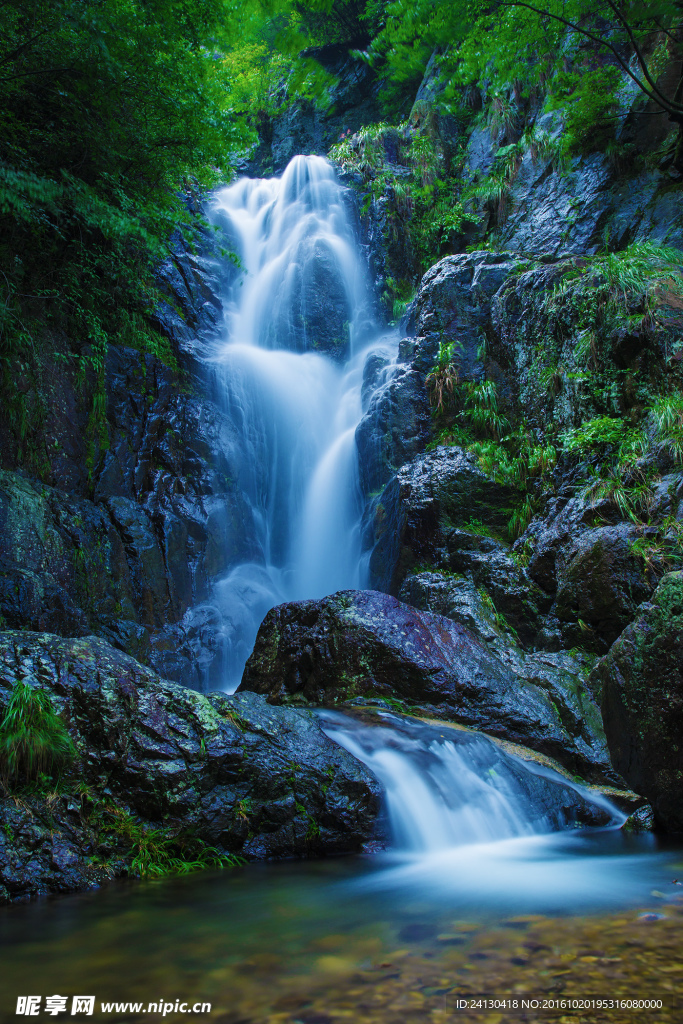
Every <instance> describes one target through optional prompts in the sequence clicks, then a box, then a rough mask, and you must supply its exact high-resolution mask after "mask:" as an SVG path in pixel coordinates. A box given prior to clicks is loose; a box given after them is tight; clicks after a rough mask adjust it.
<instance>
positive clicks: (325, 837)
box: [0, 632, 380, 897]
mask: <svg viewBox="0 0 683 1024" xmlns="http://www.w3.org/2000/svg"><path fill="white" fill-rule="evenodd" d="M17 679H26V680H28V681H30V682H31V683H32V685H34V686H36V687H39V688H41V689H45V690H47V691H48V693H49V694H50V696H51V697H52V699H53V703H54V705H55V707H56V709H57V710H58V712H59V714H60V716H61V717H62V718H63V720H64V721H65V723H66V725H67V728H68V730H69V733H70V734H71V736H72V738H73V740H74V742H75V744H76V749H77V758H76V760H75V762H74V764H73V766H72V767H71V768H70V769H69V771H68V772H67V773H66V774H65V776H64V778H63V779H62V780H61V782H60V784H59V785H58V786H57V787H56V791H55V792H54V793H53V794H52V796H51V797H50V799H49V804H47V805H46V804H45V801H44V800H41V799H39V798H36V796H35V794H34V795H33V796H31V794H30V793H29V794H28V796H27V799H26V800H20V801H17V802H15V801H14V800H12V799H9V798H8V799H5V800H3V801H2V803H1V804H0V807H1V811H0V817H1V819H2V823H3V825H4V826H5V827H4V828H1V829H0V885H4V886H5V888H6V889H7V891H8V893H9V894H10V896H11V897H20V896H27V895H35V894H37V893H41V892H54V891H73V890H75V889H82V888H87V887H89V886H90V885H93V884H97V882H98V881H101V880H102V879H103V878H104V877H106V876H107V875H112V874H121V873H128V872H129V871H130V870H131V860H132V856H133V853H134V850H133V849H132V844H131V843H128V844H127V843H126V842H125V838H122V834H121V833H120V831H119V833H118V834H119V841H116V836H115V834H114V833H111V834H110V833H109V832H107V828H106V827H104V826H106V823H107V822H108V821H110V820H114V821H118V822H119V823H120V822H121V821H123V820H124V819H125V820H129V818H128V817H127V816H132V819H133V821H134V823H135V824H136V825H139V826H141V827H142V828H143V829H148V828H153V829H161V830H162V831H163V832H164V834H165V835H167V836H177V837H178V838H179V839H180V841H181V842H182V841H184V840H186V839H191V840H193V841H194V840H198V841H200V842H201V843H204V844H208V845H209V846H212V847H216V848H217V849H218V850H219V851H220V852H222V853H226V854H239V855H240V856H243V857H246V858H248V859H257V860H261V859H272V858H282V857H294V856H300V857H301V856H310V855H321V854H331V853H334V854H337V853H347V852H352V851H357V850H359V849H360V848H361V847H362V845H363V843H364V842H365V841H366V840H368V839H370V838H371V836H372V834H373V829H374V825H375V819H376V816H377V813H378V809H379V795H380V789H379V785H378V783H377V782H376V780H375V779H374V778H373V776H372V775H371V774H370V772H369V771H368V770H367V769H366V768H365V767H364V766H363V765H362V764H360V762H358V761H356V759H355V758H353V757H352V756H351V755H350V754H348V753H347V752H346V751H345V750H343V749H341V748H340V747H338V746H337V744H335V743H333V742H332V740H330V739H328V738H327V736H325V734H324V733H323V731H322V730H321V728H320V726H319V724H318V720H317V718H316V716H315V714H314V713H313V712H312V711H308V710H302V709H295V708H284V707H279V708H278V707H272V706H270V705H269V704H267V703H266V702H265V701H264V700H263V699H262V698H260V697H258V696H257V695H256V694H253V693H244V694H240V695H238V696H234V697H229V696H227V695H226V694H223V693H214V694H211V695H210V696H208V697H206V696H202V695H200V694H198V693H196V692H194V691H192V690H188V689H184V688H183V687H180V686H177V685H176V684H174V683H170V682H168V681H166V680H163V679H160V678H159V676H157V675H156V673H154V672H153V671H151V670H150V669H148V668H145V667H144V666H142V665H140V664H139V663H138V662H136V661H135V660H134V659H133V658H131V657H129V656H128V655H126V654H123V653H121V652H120V651H117V650H115V649H114V648H113V647H111V646H109V645H108V644H107V643H105V642H104V641H103V640H100V639H97V638H95V637H86V638H82V639H73V640H67V639H62V638H60V637H56V636H52V635H50V634H45V633H19V632H7V633H1V634H0V716H1V715H2V714H3V709H4V707H5V706H6V704H7V701H8V698H9V695H10V692H11V690H12V687H13V686H14V683H15V681H16V680H17ZM114 832H115V830H114Z"/></svg>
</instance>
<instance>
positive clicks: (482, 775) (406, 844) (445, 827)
mask: <svg viewBox="0 0 683 1024" xmlns="http://www.w3.org/2000/svg"><path fill="white" fill-rule="evenodd" d="M322 718H323V722H324V728H325V731H326V733H327V735H328V736H330V738H332V739H334V740H335V741H336V742H337V743H339V744H340V745H341V746H343V747H345V748H346V749H347V750H348V751H349V752H350V753H352V754H353V755H354V756H355V757H357V758H358V759H359V760H360V761H363V762H364V763H365V764H367V765H368V767H369V768H370V769H371V770H372V772H373V774H374V775H376V776H377V778H378V779H379V780H380V781H381V783H382V785H383V788H384V791H385V801H386V809H387V814H388V818H389V824H390V827H391V833H392V839H393V844H394V847H395V848H396V849H398V850H402V851H407V852H411V853H417V854H419V853H429V854H434V853H438V852H441V851H447V850H451V849H454V848H457V847H462V846H468V845H472V844H482V843H492V842H499V841H501V840H508V839H515V838H519V837H522V836H531V835H545V834H548V833H550V832H553V831H557V830H561V829H564V828H566V827H568V826H571V825H572V824H574V822H575V820H576V817H577V814H579V815H580V813H581V811H580V810H579V808H580V806H581V805H583V807H584V808H585V806H586V802H587V803H588V805H589V806H590V807H592V808H594V810H593V811H592V812H591V816H594V819H595V820H596V821H599V822H600V823H601V824H603V825H615V824H621V822H622V821H623V820H624V816H623V815H621V814H620V812H619V811H617V810H616V809H615V808H614V807H612V805H611V804H609V802H608V801H607V800H605V799H604V798H603V797H601V796H599V795H596V794H594V793H592V792H590V791H588V790H586V789H585V788H584V787H581V786H577V785H575V784H574V783H571V782H569V781H568V780H566V779H564V778H563V777H562V776H560V775H558V774H557V773H556V772H553V771H551V770H550V769H546V768H544V767H542V766H540V765H535V764H534V765H532V764H530V763H528V762H526V761H522V760H521V759H520V758H518V757H514V756H513V755H510V754H507V753H505V752H504V751H503V750H502V749H501V748H500V747H499V746H498V745H497V744H495V743H494V742H493V741H492V740H490V739H488V737H486V736H484V735H482V734H478V733H471V732H469V731H460V730H456V729H452V728H449V727H448V726H445V727H443V728H440V727H439V726H436V725H427V724H423V723H422V722H420V721H419V720H416V719H409V718H404V717H397V716H395V715H390V714H383V715H382V719H383V724H382V725H375V724H370V725H368V724H364V723H362V722H359V721H357V720H355V719H351V718H348V717H347V716H345V715H340V714H338V713H336V712H323V713H322ZM584 816H585V814H584Z"/></svg>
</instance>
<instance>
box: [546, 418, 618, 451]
mask: <svg viewBox="0 0 683 1024" xmlns="http://www.w3.org/2000/svg"><path fill="white" fill-rule="evenodd" d="M627 433H628V426H627V424H626V423H625V422H624V421H623V420H621V419H616V418H615V417H613V416H598V417H597V418H596V419H594V420H588V422H586V423H583V424H582V425H581V426H580V427H576V429H574V430H568V431H567V432H566V433H564V434H561V435H560V442H561V444H562V447H563V449H564V450H565V451H566V452H576V453H578V454H579V455H588V454H591V453H594V452H598V453H602V454H604V453H605V452H606V450H607V449H613V450H615V451H616V450H618V449H619V447H620V446H621V445H622V444H623V442H624V441H625V439H626V435H627Z"/></svg>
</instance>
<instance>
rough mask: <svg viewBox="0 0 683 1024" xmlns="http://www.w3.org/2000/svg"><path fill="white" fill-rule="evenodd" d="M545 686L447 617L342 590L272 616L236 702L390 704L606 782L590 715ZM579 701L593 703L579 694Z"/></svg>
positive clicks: (607, 772)
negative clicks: (381, 700) (367, 700)
mask: <svg viewBox="0 0 683 1024" xmlns="http://www.w3.org/2000/svg"><path fill="white" fill-rule="evenodd" d="M547 686H548V687H549V682H548V679H547V678H545V679H544V678H542V673H537V674H536V678H534V679H533V680H527V679H524V678H523V677H520V676H519V675H518V674H517V673H516V672H515V671H514V670H513V669H512V668H511V667H509V666H508V665H506V664H504V663H503V662H502V661H501V660H500V659H499V658H498V657H497V656H496V655H495V654H494V653H493V652H492V651H491V650H489V649H488V648H487V647H486V646H485V645H484V644H483V643H482V642H481V641H480V640H478V639H477V638H476V637H475V636H474V635H473V634H472V633H471V632H470V631H469V630H467V629H465V628H464V627H463V626H461V625H459V624H457V623H455V622H453V621H451V620H450V619H448V618H443V617H442V616H440V615H433V614H431V613H429V612H419V611H417V610H416V609H414V608H411V607H410V606H409V605H405V604H402V603H401V602H399V601H397V600H396V599H395V598H393V597H390V596H388V595H386V594H380V593H376V592H373V591H351V590H350V591H341V592H340V593H338V594H335V595H333V596H332V597H328V598H325V599H323V600H322V601H300V602H293V603H290V604H284V605H280V606H278V607H277V608H274V609H272V610H271V611H270V612H269V613H268V615H267V616H266V618H265V619H264V622H263V624H262V625H261V628H260V630H259V633H258V637H257V639H256V644H255V647H254V651H253V653H252V655H251V657H250V658H249V661H248V662H247V666H246V668H245V672H244V677H243V679H242V683H241V685H240V687H239V690H238V693H244V692H245V691H255V692H256V693H260V694H266V695H267V696H268V700H269V701H270V702H271V703H273V704H280V703H285V704H299V705H301V704H324V705H335V704H339V703H341V702H344V701H348V700H351V699H353V698H357V697H389V698H394V699H398V700H400V701H403V702H407V703H408V704H409V705H412V706H418V707H420V708H421V709H423V710H427V711H428V712H429V713H430V714H433V715H435V716H437V717H443V718H446V719H452V720H453V721H457V722H460V723H462V724H464V725H469V726H473V727H474V728H477V729H481V730H482V731H484V732H488V733H490V734H491V735H494V736H502V737H505V738H506V739H509V740H512V741H513V742H517V743H521V744H524V745H525V746H527V747H531V748H532V749H534V750H538V751H541V752H542V753H546V754H548V755H549V756H551V757H555V758H556V759H557V760H558V761H560V762H561V763H562V764H565V765H567V766H568V767H569V768H570V769H571V770H572V771H575V772H577V773H579V774H580V775H582V776H584V777H586V778H589V779H596V780H601V781H604V780H605V779H610V778H614V777H615V776H614V773H613V772H612V770H611V766H610V764H609V756H608V754H607V750H606V747H605V744H604V738H603V737H602V736H601V735H600V733H599V725H598V727H597V729H596V728H595V720H596V718H597V717H598V716H597V715H590V714H585V715H581V714H577V704H576V701H574V702H571V701H568V700H567V699H566V697H565V695H564V694H563V693H562V691H561V690H559V689H552V688H550V687H549V689H546V688H545V687H547ZM581 700H582V701H583V702H584V703H585V704H586V707H587V708H589V707H590V706H591V704H592V702H591V700H590V696H589V695H588V694H587V693H584V694H582V695H581ZM593 710H595V709H594V708H593ZM591 719H593V720H592V721H591ZM587 723H590V724H587Z"/></svg>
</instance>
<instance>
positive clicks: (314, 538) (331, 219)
mask: <svg viewBox="0 0 683 1024" xmlns="http://www.w3.org/2000/svg"><path fill="white" fill-rule="evenodd" d="M211 218H212V219H213V221H214V223H216V224H218V225H220V226H221V228H222V229H223V231H224V232H225V234H226V235H227V237H228V238H229V240H230V244H231V245H232V246H233V247H234V250H235V252H236V254H237V256H238V258H239V261H240V271H241V272H240V274H239V276H238V278H237V280H236V281H235V282H234V283H233V284H232V286H231V289H230V292H229V294H228V295H226V296H225V297H224V307H225V310H226V315H225V331H224V334H223V336H222V337H221V338H220V339H219V342H218V343H217V345H216V349H215V352H214V355H213V362H214V366H215V368H216V372H217V376H218V379H219V382H220V390H221V391H222V394H223V397H224V402H225V407H226V411H227V413H228V416H229V419H230V421H231V422H232V423H233V424H234V426H235V428H236V430H237V431H238V433H239V435H240V438H241V456H240V458H239V469H238V474H239V479H238V481H237V482H238V484H239V487H240V489H241V491H242V493H243V494H244V496H245V499H246V506H247V507H248V509H249V515H250V516H251V521H250V522H249V523H248V524H246V525H245V532H246V534H248V536H249V538H250V551H249V555H248V558H247V559H245V560H243V561H241V562H240V563H239V564H236V565H234V566H233V568H232V569H231V571H230V572H229V574H228V575H227V576H226V577H225V578H224V579H222V580H221V581H220V582H219V583H218V584H217V586H216V587H215V593H214V596H213V601H214V605H213V610H215V611H217V613H218V617H219V619H220V621H221V624H222V625H221V633H222V637H223V644H224V657H223V660H224V666H223V673H224V686H225V688H226V689H228V690H233V689H234V688H235V687H236V686H237V685H238V683H239V681H240V678H241V674H242V670H243V667H244V663H245V661H246V659H247V657H248V655H249V654H250V652H251V649H252V646H253V642H254V639H255V636H256V632H257V630H258V627H259V624H260V623H261V621H262V619H263V616H264V615H265V613H266V612H267V611H268V609H269V608H271V607H273V606H274V605H275V604H279V603H281V602H283V601H290V600H299V599H303V598H318V597H323V596H325V595H326V594H329V593H333V592H334V591H336V590H340V589H343V588H358V587H362V586H363V585H364V582H365V580H364V574H363V571H362V569H361V561H360V547H361V543H360V517H361V494H360V489H359V484H358V459H357V451H356V443H355V430H356V426H357V425H358V422H359V420H360V418H361V415H362V406H361V384H362V372H363V365H364V362H365V359H366V358H367V355H368V354H369V352H370V351H379V352H381V353H382V354H383V356H384V357H385V358H389V359H393V358H394V356H395V350H396V342H395V339H394V338H393V337H392V336H390V335H388V336H386V335H385V336H384V337H382V336H381V334H380V331H379V329H378V327H377V325H376V324H375V323H374V322H373V317H372V313H371V309H372V302H371V296H370V290H369V288H368V286H367V281H366V271H365V268H364V266H363V265H362V262H361V260H360V258H359V246H358V243H357V240H356V238H355V236H354V231H353V226H352V224H351V221H350V219H349V216H348V213H347V209H346V206H345V202H344V190H343V189H342V187H341V186H340V184H339V183H338V181H337V180H336V178H335V174H334V171H333V168H332V167H331V165H330V164H329V163H328V162H327V161H326V160H325V159H323V158H322V157H316V156H310V157H303V156H297V157H295V158H294V159H293V160H292V162H291V163H290V164H289V166H288V167H287V169H286V170H285V172H284V174H283V176H282V177H281V178H271V179H267V180H259V179H255V180H252V179H246V178H245V179H242V180H240V181H238V182H237V183H236V184H234V185H231V186H229V187H228V188H224V189H222V190H221V191H220V192H218V194H217V195H216V197H215V200H214V203H213V208H212V210H211Z"/></svg>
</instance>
